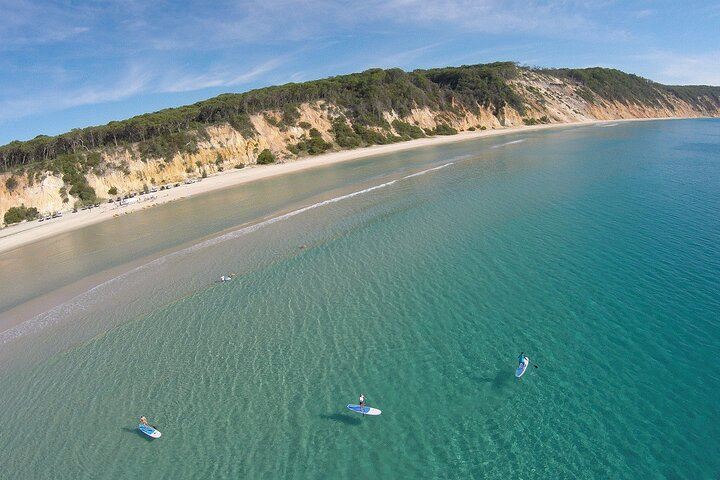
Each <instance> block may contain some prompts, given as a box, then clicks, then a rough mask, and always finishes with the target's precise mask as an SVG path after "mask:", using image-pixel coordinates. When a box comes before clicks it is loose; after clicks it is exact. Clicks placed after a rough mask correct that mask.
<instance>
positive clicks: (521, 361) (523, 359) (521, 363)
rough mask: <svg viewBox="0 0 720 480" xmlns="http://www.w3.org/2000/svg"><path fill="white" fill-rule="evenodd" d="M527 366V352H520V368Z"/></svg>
mask: <svg viewBox="0 0 720 480" xmlns="http://www.w3.org/2000/svg"><path fill="white" fill-rule="evenodd" d="M524 364H525V352H520V355H519V356H518V368H520V367H522V366H523V365H524Z"/></svg>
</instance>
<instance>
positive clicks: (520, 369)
mask: <svg viewBox="0 0 720 480" xmlns="http://www.w3.org/2000/svg"><path fill="white" fill-rule="evenodd" d="M528 365H530V359H529V358H528V357H525V361H524V362H523V363H522V364H521V365H519V366H518V368H517V370H516V371H515V376H516V377H518V378H520V377H522V376H523V373H525V370H527V367H528Z"/></svg>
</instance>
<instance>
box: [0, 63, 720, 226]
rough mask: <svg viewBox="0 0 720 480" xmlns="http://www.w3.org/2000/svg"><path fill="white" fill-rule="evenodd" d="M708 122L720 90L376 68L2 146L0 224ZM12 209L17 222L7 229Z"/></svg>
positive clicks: (614, 76)
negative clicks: (578, 136) (161, 195)
mask: <svg viewBox="0 0 720 480" xmlns="http://www.w3.org/2000/svg"><path fill="white" fill-rule="evenodd" d="M348 92H350V93H348ZM710 116H720V87H704V86H701V87H668V86H664V85H660V84H656V83H654V82H651V81H648V80H645V79H642V78H640V77H636V76H633V75H628V74H624V73H622V72H618V71H616V70H608V69H582V70H567V69H565V70H536V69H528V68H522V67H518V66H516V65H515V64H511V63H499V64H490V65H477V66H468V67H458V68H446V69H435V70H422V71H415V72H412V73H406V72H402V71H401V70H397V69H395V70H380V69H374V70H371V71H368V72H363V73H361V74H354V75H348V76H344V77H333V78H331V79H326V80H322V81H316V82H308V83H306V84H297V85H295V84H291V85H287V86H281V87H271V88H268V89H262V90H257V91H253V92H248V93H246V94H233V95H221V96H220V97H216V98H215V99H210V100H207V101H205V102H200V103H198V104H195V105H192V106H188V107H180V108H178V109H169V110H165V111H162V112H157V113H155V114H147V115H143V116H140V117H135V118H133V119H129V120H126V121H123V122H111V123H110V124H108V125H106V126H102V127H90V128H87V129H82V130H74V131H73V132H69V133H67V134H64V135H61V136H58V137H45V136H40V137H37V138H36V139H33V140H31V141H28V142H13V143H11V144H8V145H6V146H3V147H0V162H2V165H0V166H2V167H3V170H2V172H0V218H4V219H5V220H6V223H11V222H12V221H13V220H17V219H18V218H20V219H21V218H22V214H23V213H22V212H20V213H18V211H19V209H23V211H24V212H29V213H28V214H27V215H28V217H27V218H28V219H30V218H32V217H34V216H37V215H38V214H39V215H48V214H50V213H53V212H59V211H70V210H72V209H73V208H79V207H81V206H83V205H86V204H91V203H96V202H101V201H107V199H109V198H117V197H122V196H125V195H128V194H130V193H133V192H142V191H147V190H149V189H152V188H160V187H162V186H163V185H166V184H172V183H177V182H183V181H186V180H188V179H195V178H200V177H204V176H208V175H213V174H216V173H219V172H222V171H224V170H228V169H234V168H243V167H245V166H247V165H253V164H256V163H269V162H273V161H278V162H288V161H295V160H297V159H299V158H302V157H305V156H308V155H316V154H319V153H323V152H327V151H337V150H344V149H349V148H356V147H361V146H367V145H373V144H382V143H393V142H400V141H406V140H411V139H414V138H421V137H425V136H433V135H452V134H455V133H457V132H462V131H475V130H485V129H488V130H489V129H501V128H505V127H510V126H522V125H535V124H556V123H574V122H583V121H589V120H615V119H641V118H667V117H710ZM258 159H261V161H260V162H259V161H258ZM13 208H14V211H13V214H15V213H18V215H19V216H16V215H10V219H8V216H7V215H6V213H7V212H8V211H10V210H11V209H13ZM8 220H9V221H8Z"/></svg>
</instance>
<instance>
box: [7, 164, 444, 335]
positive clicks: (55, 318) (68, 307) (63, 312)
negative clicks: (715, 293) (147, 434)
mask: <svg viewBox="0 0 720 480" xmlns="http://www.w3.org/2000/svg"><path fill="white" fill-rule="evenodd" d="M453 163H454V162H448V163H444V164H442V165H439V166H437V167H432V168H428V169H426V170H422V171H420V172H416V173H412V174H410V175H406V176H405V177H402V178H400V179H396V180H391V181H389V182H385V183H381V184H379V185H374V186H372V187H368V188H365V189H362V190H358V191H356V192H351V193H348V194H345V195H340V196H338V197H334V198H330V199H328V200H323V201H322V202H318V203H314V204H312V205H308V206H305V207H301V208H298V209H297V210H293V211H291V212H288V213H285V214H282V215H278V216H277V217H272V218H269V219H267V220H264V221H261V222H258V223H255V224H252V225H248V226H245V227H241V228H239V229H237V230H233V231H231V232H228V233H225V234H224V235H220V236H218V237H215V238H210V239H208V240H205V241H203V242H200V243H197V244H195V245H191V246H189V247H186V248H184V249H182V250H178V251H176V252H171V253H168V254H166V255H164V256H162V257H160V258H156V259H154V260H152V261H150V262H148V263H146V264H144V265H140V266H137V267H135V268H133V269H131V270H129V271H127V272H124V273H121V274H120V275H118V276H117V277H114V278H111V279H109V280H106V281H104V282H102V283H100V284H98V285H95V286H94V287H92V288H90V289H89V290H87V291H85V292H83V293H80V294H79V295H76V296H75V297H73V298H71V299H69V300H67V301H65V302H63V303H61V304H60V305H56V306H54V307H52V308H51V309H50V310H48V311H46V312H43V313H40V314H38V315H36V316H34V317H32V318H30V319H28V320H26V321H24V322H22V323H20V324H19V325H16V326H14V327H12V328H9V329H8V330H5V331H3V332H0V345H3V344H6V343H8V342H11V341H13V340H16V339H18V338H20V337H22V336H25V335H27V334H29V333H33V332H37V331H39V330H42V329H44V328H45V327H48V326H50V325H52V324H55V323H58V322H60V321H62V319H63V318H65V317H67V316H69V315H70V314H72V313H73V312H75V311H77V310H78V309H84V308H86V307H87V306H88V304H90V303H92V301H93V293H99V292H101V290H102V289H104V288H111V287H112V285H113V284H115V283H116V282H119V281H123V280H125V279H127V278H129V277H130V276H132V275H133V274H136V273H139V272H142V271H144V270H147V269H150V268H155V267H158V266H160V265H162V264H164V263H165V262H167V261H168V260H170V259H172V258H174V257H177V256H183V255H187V254H188V253H194V252H197V251H199V250H203V249H205V248H208V247H211V246H213V245H217V244H220V243H223V242H226V241H228V240H233V239H236V238H239V237H241V236H243V235H246V234H249V233H252V232H255V231H257V230H259V229H261V228H263V227H266V226H268V225H271V224H273V223H277V222H279V221H282V220H286V219H288V218H292V217H294V216H296V215H300V214H302V213H305V212H307V211H310V210H314V209H316V208H320V207H322V206H325V205H330V204H332V203H337V202H341V201H343V200H347V199H349V198H353V197H357V196H358V195H364V194H366V193H370V192H374V191H376V190H380V189H382V188H386V187H389V186H391V185H394V184H395V183H397V182H398V181H400V180H406V179H410V178H413V177H418V176H420V175H425V174H426V173H431V172H435V171H438V170H441V169H443V168H446V167H449V166H450V165H452V164H453ZM194 293H197V292H193V294H194Z"/></svg>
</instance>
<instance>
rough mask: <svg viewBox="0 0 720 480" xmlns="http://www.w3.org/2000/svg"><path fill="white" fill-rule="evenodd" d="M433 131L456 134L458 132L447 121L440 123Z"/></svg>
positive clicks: (438, 133) (437, 133)
mask: <svg viewBox="0 0 720 480" xmlns="http://www.w3.org/2000/svg"><path fill="white" fill-rule="evenodd" d="M433 133H434V134H435V135H455V134H456V133H458V132H457V130H455V129H454V128H453V127H451V126H450V125H448V124H447V123H439V124H438V126H437V127H435V130H434V131H433Z"/></svg>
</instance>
